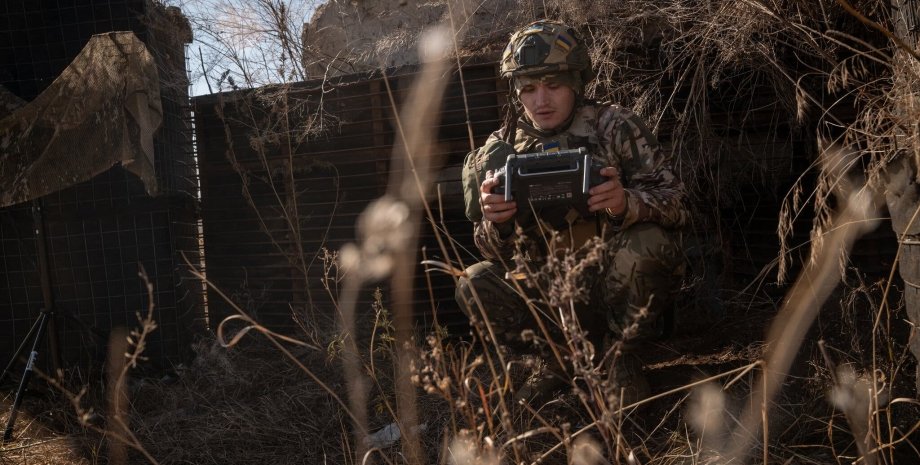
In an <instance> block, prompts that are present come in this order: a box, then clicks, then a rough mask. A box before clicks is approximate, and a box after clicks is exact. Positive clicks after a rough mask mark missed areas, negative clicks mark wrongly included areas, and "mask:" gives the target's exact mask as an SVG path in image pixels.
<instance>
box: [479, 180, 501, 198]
mask: <svg viewBox="0 0 920 465" xmlns="http://www.w3.org/2000/svg"><path fill="white" fill-rule="evenodd" d="M498 184H499V179H498V178H493V177H492V176H487V177H486V179H485V181H483V182H482V184H481V185H480V186H479V190H480V191H482V192H484V193H487V194H490V193H492V189H493V188H494V187H495V186H497V185H498Z"/></svg>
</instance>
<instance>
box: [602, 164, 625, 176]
mask: <svg viewBox="0 0 920 465" xmlns="http://www.w3.org/2000/svg"><path fill="white" fill-rule="evenodd" d="M601 176H607V177H608V178H614V177H619V176H620V171H619V170H617V169H616V168H614V167H612V166H607V167H604V168H601Z"/></svg>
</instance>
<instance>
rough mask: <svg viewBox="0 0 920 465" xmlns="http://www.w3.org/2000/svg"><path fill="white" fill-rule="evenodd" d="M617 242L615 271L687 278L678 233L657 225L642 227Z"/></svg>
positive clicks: (624, 233) (622, 235)
mask: <svg viewBox="0 0 920 465" xmlns="http://www.w3.org/2000/svg"><path fill="white" fill-rule="evenodd" d="M617 241H618V242H619V243H618V244H617V247H615V249H614V250H616V255H615V256H614V268H617V269H620V270H632V272H635V273H641V274H648V273H651V274H663V275H670V276H683V274H684V268H685V266H684V257H683V253H682V252H681V249H680V240H679V234H678V233H676V232H674V231H670V230H668V229H665V228H663V227H661V226H659V225H657V224H654V223H641V224H637V225H634V226H632V227H630V228H628V229H627V230H625V231H623V232H622V233H621V234H620V236H619V237H618V238H617Z"/></svg>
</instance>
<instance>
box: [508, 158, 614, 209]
mask: <svg viewBox="0 0 920 465" xmlns="http://www.w3.org/2000/svg"><path fill="white" fill-rule="evenodd" d="M601 168H603V165H602V164H601V163H599V162H597V161H595V160H594V158H593V157H592V156H591V154H589V153H588V150H587V149H585V148H584V147H582V148H578V149H572V150H562V151H558V152H537V153H525V154H520V155H518V154H512V155H508V158H507V160H506V161H505V167H504V168H503V169H500V170H498V173H496V176H497V177H498V178H499V185H498V186H496V187H495V188H494V189H492V193H494V194H504V196H505V201H506V202H507V201H510V200H512V199H514V200H517V201H518V202H528V203H530V204H531V205H533V206H534V207H537V208H539V207H544V206H556V205H570V206H572V207H573V208H575V209H576V210H577V211H578V212H579V213H581V216H582V217H589V216H591V215H592V213H591V212H590V211H588V189H590V188H591V187H593V186H596V185H598V184H601V183H603V182H604V181H606V180H607V178H606V177H604V176H602V175H601Z"/></svg>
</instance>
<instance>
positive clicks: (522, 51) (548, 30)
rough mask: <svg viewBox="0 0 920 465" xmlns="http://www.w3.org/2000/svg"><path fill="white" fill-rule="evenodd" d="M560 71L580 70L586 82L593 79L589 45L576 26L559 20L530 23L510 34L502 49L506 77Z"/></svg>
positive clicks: (503, 69) (579, 72)
mask: <svg viewBox="0 0 920 465" xmlns="http://www.w3.org/2000/svg"><path fill="white" fill-rule="evenodd" d="M560 71H575V72H577V73H578V74H579V76H580V77H581V81H582V82H583V83H584V84H587V83H589V82H591V80H592V79H594V70H593V69H592V68H591V55H589V54H588V48H587V47H586V46H585V44H584V42H582V40H581V38H580V37H578V34H577V33H576V32H575V29H573V28H572V27H570V26H568V25H566V24H564V23H560V22H558V21H549V20H540V21H535V22H533V23H530V24H529V25H527V26H526V27H524V28H523V29H521V30H520V31H518V32H515V33H514V34H513V35H512V36H511V39H509V40H508V46H507V47H505V50H504V52H502V59H501V74H502V77H503V78H505V79H508V78H513V77H519V76H528V75H536V74H546V73H555V72H560ZM573 89H576V92H577V88H575V87H573Z"/></svg>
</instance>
